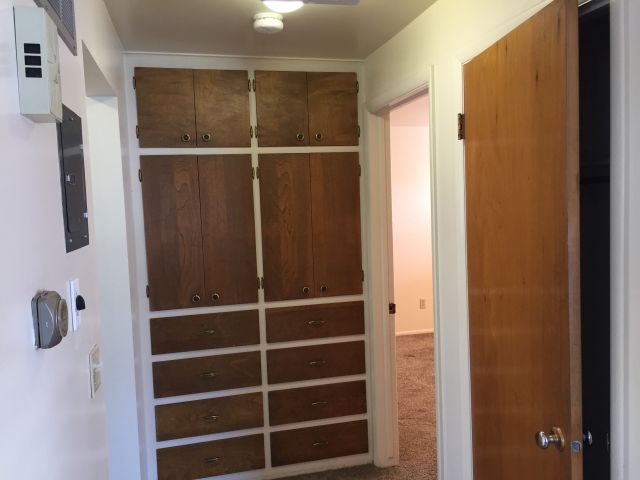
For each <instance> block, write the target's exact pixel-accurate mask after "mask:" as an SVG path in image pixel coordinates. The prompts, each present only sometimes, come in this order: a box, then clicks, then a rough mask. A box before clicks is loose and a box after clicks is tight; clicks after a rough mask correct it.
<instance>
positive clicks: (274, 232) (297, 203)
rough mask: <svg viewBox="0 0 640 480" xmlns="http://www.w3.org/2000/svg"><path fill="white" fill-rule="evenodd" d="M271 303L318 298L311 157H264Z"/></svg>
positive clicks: (262, 196) (266, 267) (263, 190)
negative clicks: (310, 173) (316, 295)
mask: <svg viewBox="0 0 640 480" xmlns="http://www.w3.org/2000/svg"><path fill="white" fill-rule="evenodd" d="M259 162H260V203H261V212H262V251H263V257H264V291H265V299H266V300H267V301H276V300H293V299H299V298H310V297H314V296H315V293H314V292H315V287H314V280H313V245H312V241H313V238H312V237H313V234H312V227H311V192H310V190H309V155H307V154H289V155H285V154H283V155H260V157H259Z"/></svg>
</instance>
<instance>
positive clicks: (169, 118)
mask: <svg viewBox="0 0 640 480" xmlns="http://www.w3.org/2000/svg"><path fill="white" fill-rule="evenodd" d="M135 77H136V100H137V106H138V129H139V140H138V142H139V144H140V147H142V148H150V147H195V146H196V123H195V116H196V114H195V106H194V92H193V70H184V69H177V68H140V67H138V68H136V69H135Z"/></svg>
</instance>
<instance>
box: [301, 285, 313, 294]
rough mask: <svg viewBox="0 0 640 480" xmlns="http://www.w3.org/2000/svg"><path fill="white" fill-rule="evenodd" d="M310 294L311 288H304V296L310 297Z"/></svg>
mask: <svg viewBox="0 0 640 480" xmlns="http://www.w3.org/2000/svg"><path fill="white" fill-rule="evenodd" d="M309 292H311V289H310V288H309V287H302V294H303V295H309Z"/></svg>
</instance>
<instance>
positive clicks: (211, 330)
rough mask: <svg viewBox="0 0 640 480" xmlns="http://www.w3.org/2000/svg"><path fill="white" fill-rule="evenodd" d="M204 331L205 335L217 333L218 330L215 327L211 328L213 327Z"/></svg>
mask: <svg viewBox="0 0 640 480" xmlns="http://www.w3.org/2000/svg"><path fill="white" fill-rule="evenodd" d="M202 333H203V334H204V335H215V334H216V331H215V330H214V329H213V328H211V329H209V330H204V331H203V332H202Z"/></svg>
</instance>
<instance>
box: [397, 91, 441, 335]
mask: <svg viewBox="0 0 640 480" xmlns="http://www.w3.org/2000/svg"><path fill="white" fill-rule="evenodd" d="M390 124H391V191H392V214H393V269H394V272H393V276H394V300H395V303H396V304H397V313H396V316H395V320H396V333H397V334H406V333H410V332H422V331H425V330H427V331H432V330H433V285H432V266H431V188H430V185H431V179H430V170H429V99H428V97H427V96H426V95H424V96H421V97H418V98H416V99H414V100H412V101H410V102H408V103H405V104H403V105H401V106H399V107H397V108H395V109H393V110H392V111H391V113H390ZM420 299H424V304H425V305H424V307H425V308H424V309H421V308H420Z"/></svg>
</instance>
